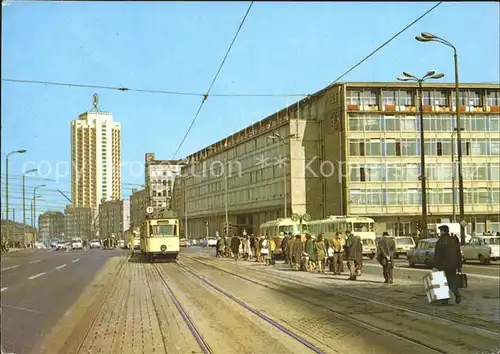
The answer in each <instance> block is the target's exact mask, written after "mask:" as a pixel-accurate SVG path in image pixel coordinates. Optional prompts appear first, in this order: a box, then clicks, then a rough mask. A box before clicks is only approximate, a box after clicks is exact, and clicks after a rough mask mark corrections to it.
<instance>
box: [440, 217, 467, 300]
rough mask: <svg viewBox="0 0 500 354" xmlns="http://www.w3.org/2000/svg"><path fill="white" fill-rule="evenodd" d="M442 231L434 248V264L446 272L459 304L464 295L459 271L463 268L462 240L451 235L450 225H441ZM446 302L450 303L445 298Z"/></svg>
mask: <svg viewBox="0 0 500 354" xmlns="http://www.w3.org/2000/svg"><path fill="white" fill-rule="evenodd" d="M439 231H440V233H441V235H440V237H439V240H438V241H437V242H436V246H435V248H434V266H435V267H436V268H437V269H438V270H441V271H443V272H444V274H445V276H446V281H447V282H448V287H449V288H450V290H451V292H452V293H453V294H454V295H455V302H456V303H457V304H459V303H460V301H462V296H461V295H460V293H459V291H458V277H457V271H461V270H462V253H461V252H460V242H459V241H458V238H457V237H455V236H451V235H450V228H449V227H448V225H442V226H440V227H439ZM444 303H448V300H445V301H444Z"/></svg>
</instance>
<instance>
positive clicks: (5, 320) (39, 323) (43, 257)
mask: <svg viewBox="0 0 500 354" xmlns="http://www.w3.org/2000/svg"><path fill="white" fill-rule="evenodd" d="M118 252H120V251H103V250H89V251H77V250H75V251H50V250H40V251H28V252H16V253H13V254H7V255H5V256H2V262H1V308H2V312H1V341H2V349H3V350H4V351H6V352H8V353H16V354H21V353H31V352H32V351H33V350H34V348H35V347H36V345H37V343H39V341H40V340H41V339H42V338H43V337H44V335H46V334H47V333H49V332H50V330H51V328H52V326H53V325H54V324H55V323H56V322H57V320H58V319H59V318H61V317H62V316H63V315H64V314H65V312H66V311H67V310H68V309H69V307H70V306H71V305H72V304H73V303H74V302H75V301H76V300H77V299H78V297H79V295H80V294H81V293H82V291H83V289H85V287H86V286H87V284H88V283H89V282H90V281H91V280H92V278H93V277H94V275H95V274H96V273H97V272H98V271H99V269H100V268H101V267H102V266H103V264H105V262H106V260H107V259H108V258H109V257H112V256H116V255H117V253H118Z"/></svg>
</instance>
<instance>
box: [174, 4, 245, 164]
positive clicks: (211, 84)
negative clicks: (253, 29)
mask: <svg viewBox="0 0 500 354" xmlns="http://www.w3.org/2000/svg"><path fill="white" fill-rule="evenodd" d="M252 5H253V1H251V2H250V5H248V8H247V11H246V12H245V16H243V19H242V20H241V22H240V25H239V26H238V29H237V30H236V33H235V34H234V37H233V39H232V41H231V43H230V44H229V47H228V49H227V51H226V54H225V55H224V58H223V59H222V62H221V63H220V65H219V69H218V70H217V73H216V74H215V76H214V78H213V80H212V82H211V83H210V86H209V87H208V90H207V93H206V94H205V95H204V96H203V99H202V100H201V103H200V106H199V107H198V110H197V111H196V114H195V115H194V118H193V120H192V121H191V124H189V127H188V129H187V131H186V134H184V137H183V138H182V140H181V142H180V143H179V145H178V146H177V149H176V150H175V153H174V155H173V156H172V160H174V159H175V157H176V156H177V153H178V152H179V150H180V149H181V147H182V145H183V144H184V141H186V138H187V137H188V135H189V133H190V132H191V129H192V128H193V125H194V123H195V122H196V120H197V119H198V116H199V115H200V112H201V109H202V108H203V105H204V104H205V101H206V100H207V99H208V95H209V94H210V91H211V90H212V88H213V86H214V84H215V81H216V80H217V78H218V77H219V74H220V72H221V71H222V67H223V66H224V63H225V62H226V59H227V57H228V55H229V52H230V51H231V48H232V47H233V44H234V42H235V41H236V38H237V37H238V35H239V33H240V31H241V28H242V27H243V24H244V23H245V20H246V19H247V16H248V14H249V12H250V9H251V8H252Z"/></svg>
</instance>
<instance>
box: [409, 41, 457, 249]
mask: <svg viewBox="0 0 500 354" xmlns="http://www.w3.org/2000/svg"><path fill="white" fill-rule="evenodd" d="M415 39H416V40H417V41H419V42H437V43H441V44H444V45H445V46H447V47H449V48H451V49H453V62H454V66H455V117H456V129H457V155H458V203H459V209H460V210H459V212H460V243H461V244H462V245H464V244H465V226H466V225H467V224H466V222H465V206H464V179H463V171H462V133H461V132H462V124H461V121H460V112H459V109H458V107H459V106H460V89H459V81H458V54H457V48H455V46H454V45H453V44H451V43H450V42H448V41H447V40H445V39H443V38H440V37H438V36H435V35H433V34H432V33H428V32H422V33H421V34H420V36H417V37H415Z"/></svg>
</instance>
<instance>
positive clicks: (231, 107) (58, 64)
mask: <svg viewBox="0 0 500 354" xmlns="http://www.w3.org/2000/svg"><path fill="white" fill-rule="evenodd" d="M434 4H435V3H431V2H421V3H420V2H401V3H397V2H390V3H380V2H373V3H354V2H346V3H341V2H332V3H299V2H295V3H277V2H276V3H272V2H271V3H262V2H257V3H254V5H253V7H252V9H251V11H250V14H249V16H248V18H247V21H246V23H245V24H244V26H243V28H242V30H241V32H240V35H239V37H238V39H237V40H236V43H235V45H234V46H233V49H232V51H231V53H230V54H229V58H228V60H227V61H226V64H225V66H224V68H223V70H222V72H221V74H220V75H219V78H218V80H217V82H216V83H215V85H214V87H213V90H212V93H239V94H244V93H273V94H286V93H312V92H314V91H316V90H318V89H321V88H322V87H324V86H326V85H328V84H329V83H330V82H332V81H333V80H334V79H335V78H337V77H338V76H339V75H340V74H342V73H343V72H344V71H345V70H347V69H349V68H350V67H351V66H352V65H354V64H355V63H356V62H358V61H359V60H360V59H361V58H363V57H364V56H365V55H367V54H368V53H369V52H371V51H372V50H373V49H375V48H376V47H378V46H379V45H380V44H382V43H383V42H385V41H386V40H387V39H389V38H390V37H391V36H392V35H394V34H395V33H396V32H398V31H399V30H400V29H402V28H403V27H405V26H406V25H407V24H408V23H410V22H411V21H413V20H414V19H416V18H417V17H418V16H419V15H420V14H422V13H424V12H425V11H426V10H427V9H429V8H430V7H432V6H433V5H434ZM247 7H248V3H246V2H234V3H224V4H223V3H215V2H213V3H185V2H177V3H176V2H172V3H167V2H165V3H158V2H156V3H146V2H137V3H130V2H127V3H125V2H123V3H121V2H109V3H98V2H88V3H85V2H74V3H71V2H67V3H57V2H51V3H11V4H10V5H8V6H5V7H4V8H3V14H2V22H3V23H2V24H3V31H2V36H3V37H2V45H3V47H2V78H4V79H5V78H10V79H23V80H42V81H54V82H68V83H76V84H88V85H102V86H118V87H129V88H139V89H153V90H170V91H184V92H199V93H203V92H205V91H206V90H207V88H208V86H209V84H210V82H211V80H212V79H213V76H214V75H215V72H216V71H217V69H218V66H219V64H220V62H221V60H222V58H223V56H224V54H225V52H226V50H227V47H228V45H229V43H230V41H231V39H232V37H233V35H234V33H235V31H236V29H237V27H238V25H239V23H240V21H241V19H242V17H243V15H244V13H245V11H246V8H247ZM498 13H499V4H498V3H494V2H470V3H460V2H450V3H443V4H441V5H440V6H439V7H438V8H436V9H435V10H434V11H433V12H432V13H430V14H429V15H427V16H426V17H425V18H424V19H422V20H421V21H420V22H418V23H417V24H415V25H414V26H413V27H412V28H410V29H409V30H408V31H406V32H405V33H403V34H402V35H401V36H399V37H398V38H397V39H395V40H394V41H393V42H391V43H390V44H389V45H388V46H386V47H385V48H384V49H382V50H381V51H380V52H378V53H377V54H376V55H375V56H374V57H372V58H370V59H369V60H368V61H367V62H365V63H364V64H362V65H361V66H360V67H358V68H357V69H356V70H354V71H353V72H351V73H350V74H349V75H348V76H346V77H345V78H344V79H343V81H394V80H395V78H396V77H397V76H398V75H399V74H400V73H401V72H402V71H410V72H412V73H415V74H420V73H421V74H423V73H425V72H426V71H428V70H430V69H436V70H438V71H441V72H443V73H445V74H446V76H447V77H446V80H445V81H452V78H453V58H452V52H451V50H450V49H449V48H447V47H444V46H441V45H439V44H436V43H419V42H416V41H415V40H414V37H415V35H417V34H419V33H420V32H422V31H427V32H433V33H435V34H437V35H439V36H441V37H443V38H446V39H447V40H449V41H450V42H452V43H453V44H455V45H456V47H457V48H458V50H459V60H460V80H461V81H462V82H498V80H499V77H500V73H499V62H500V58H499V52H500V44H499V38H500V33H499V26H500V25H499V15H498ZM94 92H97V93H98V94H99V96H100V107H101V108H102V109H103V110H105V111H110V112H112V113H113V115H114V119H115V120H117V121H119V122H121V124H122V159H123V161H124V162H127V164H128V166H130V164H131V163H132V162H133V161H139V162H142V161H143V158H144V153H145V152H155V153H156V156H157V158H160V159H169V158H172V155H173V154H174V152H175V150H176V149H177V146H178V144H179V143H180V140H181V138H182V136H183V135H184V133H185V132H186V130H187V128H188V126H189V124H190V122H191V119H192V118H193V116H194V114H195V112H196V110H197V108H198V105H199V103H200V98H199V97H192V96H171V95H164V94H150V93H139V92H121V91H111V90H105V89H87V88H73V87H59V86H46V85H33V84H20V83H11V82H5V81H2V108H1V109H2V142H1V143H2V201H3V199H4V195H5V192H4V187H5V175H4V173H5V170H4V160H5V153H6V152H9V151H12V150H15V149H21V148H25V149H27V150H28V153H26V154H24V155H18V156H12V158H11V160H10V161H11V162H10V164H9V167H10V171H9V172H10V174H11V178H10V179H9V181H10V184H11V186H12V188H11V194H10V195H11V199H10V203H11V204H13V206H14V207H15V208H18V209H19V210H17V211H16V212H17V215H16V219H17V220H21V208H20V207H19V204H20V203H21V200H20V197H21V188H20V185H21V182H20V181H21V179H20V174H21V173H22V169H23V164H25V163H26V162H32V166H35V165H39V164H40V163H42V161H47V163H45V164H43V165H39V166H40V168H41V173H42V174H43V177H47V178H49V179H55V178H56V171H55V166H56V164H57V163H58V162H59V165H60V166H62V165H64V164H68V163H69V159H70V134H69V133H70V121H71V120H72V119H75V118H76V117H77V116H78V114H79V113H81V112H84V111H86V110H88V109H90V108H92V94H93V93H94ZM294 101H295V99H294V98H293V97H286V96H280V97H267V98H266V97H253V98H252V97H211V98H209V99H208V101H207V102H206V104H205V106H204V108H203V110H202V112H201V114H200V116H199V118H198V120H197V122H196V124H195V125H194V127H193V129H192V131H191V133H190V135H189V136H188V138H187V140H186V142H185V143H184V145H183V147H182V149H181V150H180V153H179V157H184V156H186V155H188V154H190V153H193V152H195V151H197V150H199V149H200V148H203V147H205V146H207V145H209V144H211V143H213V142H215V141H218V140H219V139H221V138H224V137H225V136H227V135H230V134H231V133H233V132H235V131H237V130H239V129H241V128H243V127H245V126H247V125H249V124H251V123H252V122H255V121H258V120H260V119H262V118H264V117H266V116H267V115H269V114H271V113H273V112H275V111H276V110H277V109H280V108H281V107H283V106H285V105H287V104H290V103H292V102H294ZM146 126H149V127H151V128H150V129H146ZM48 166H51V168H50V169H49V168H48ZM131 174H132V173H131V171H130V169H129V168H128V167H125V168H124V169H123V175H122V180H123V182H124V183H125V184H124V188H123V197H127V196H128V195H129V194H130V192H131V191H130V188H131V187H133V184H140V183H143V181H144V177H143V176H142V175H141V174H137V173H136V175H135V176H133V175H131ZM41 177H42V176H40V175H38V176H35V178H31V179H30V180H29V181H28V185H29V186H35V185H37V184H41V183H46V184H47V189H49V190H47V191H44V192H42V190H40V193H41V194H42V200H44V201H43V202H42V201H40V202H38V203H37V205H38V206H39V208H40V211H44V210H49V209H52V210H62V209H63V208H64V205H65V204H66V202H65V199H64V198H63V197H62V196H60V195H59V194H58V193H57V192H56V191H54V190H55V189H56V188H59V189H61V190H63V191H64V192H68V194H69V192H70V184H69V180H70V176H69V175H67V176H65V177H61V178H59V181H58V182H55V181H44V180H42V179H41ZM3 211H4V208H3V203H2V212H3Z"/></svg>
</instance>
